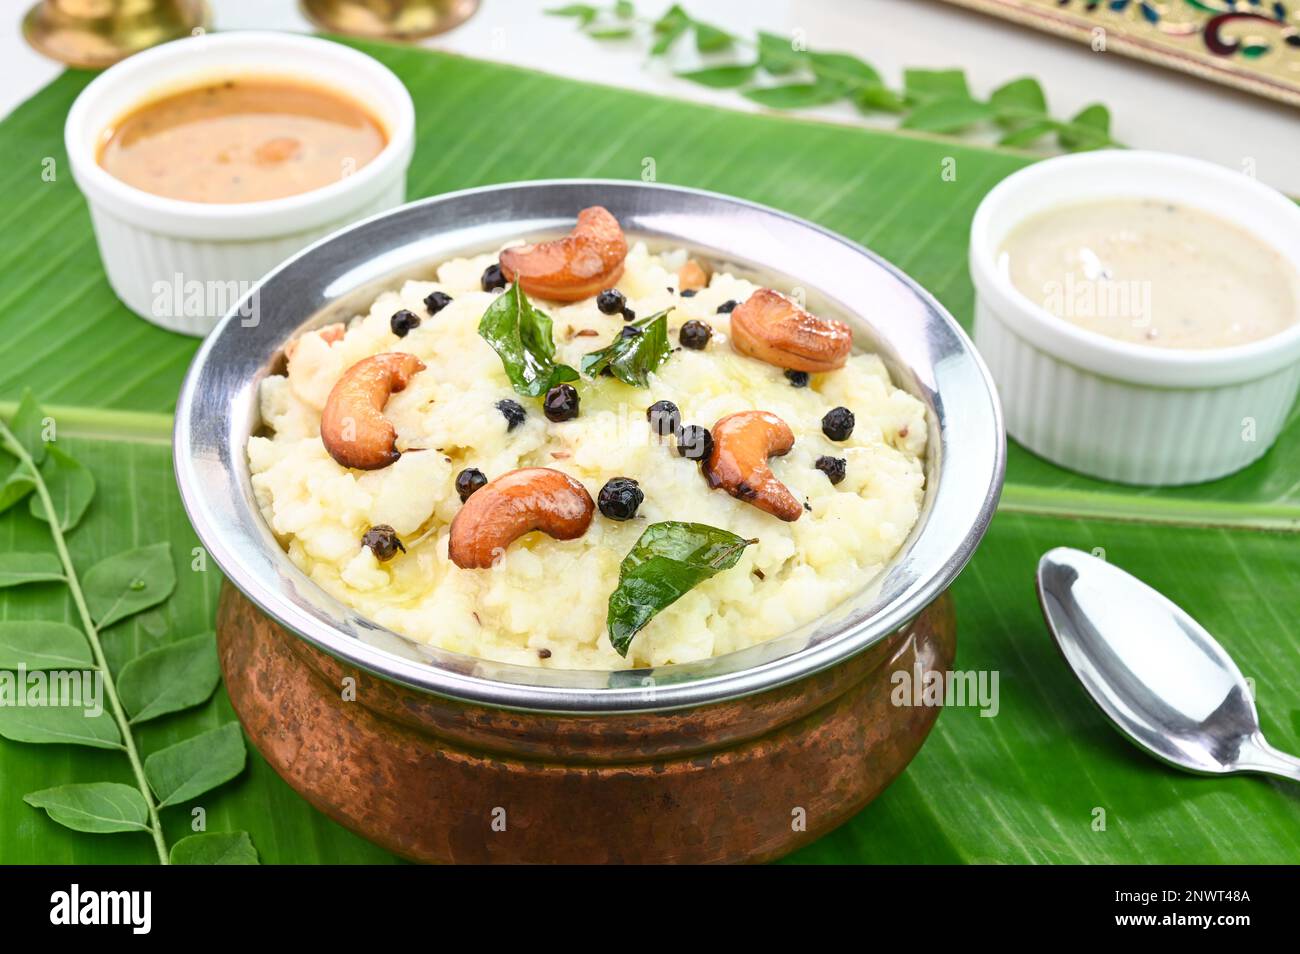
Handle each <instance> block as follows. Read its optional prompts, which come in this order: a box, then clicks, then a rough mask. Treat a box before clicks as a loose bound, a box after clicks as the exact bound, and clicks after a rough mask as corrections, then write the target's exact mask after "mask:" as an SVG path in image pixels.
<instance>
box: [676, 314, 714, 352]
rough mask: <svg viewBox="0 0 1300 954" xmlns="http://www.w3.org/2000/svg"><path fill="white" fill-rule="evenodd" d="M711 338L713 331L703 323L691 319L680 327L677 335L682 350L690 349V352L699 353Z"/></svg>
mask: <svg viewBox="0 0 1300 954" xmlns="http://www.w3.org/2000/svg"><path fill="white" fill-rule="evenodd" d="M712 337H713V329H712V328H710V327H709V326H708V325H707V324H706V323H705V322H703V321H696V320H695V319H694V318H692V319H691V320H690V321H688V322H686V324H684V325H682V330H681V332H680V333H679V334H678V335H677V340H678V341H680V342H681V343H682V347H683V348H690V349H691V350H692V351H700V350H701V349H703V348H704V346H705V345H707V344H708V343H709V339H710V338H712Z"/></svg>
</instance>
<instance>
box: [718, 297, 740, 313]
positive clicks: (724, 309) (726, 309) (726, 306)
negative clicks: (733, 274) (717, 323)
mask: <svg viewBox="0 0 1300 954" xmlns="http://www.w3.org/2000/svg"><path fill="white" fill-rule="evenodd" d="M737 304H739V302H737V301H736V300H735V299H733V298H728V299H727V300H726V301H724V302H723V303H722V304H721V305H719V306H718V314H720V315H729V314H731V313H732V312H733V311H735V310H736V305H737Z"/></svg>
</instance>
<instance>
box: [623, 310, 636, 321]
mask: <svg viewBox="0 0 1300 954" xmlns="http://www.w3.org/2000/svg"><path fill="white" fill-rule="evenodd" d="M623 320H624V321H636V312H635V311H633V310H632V309H631V308H624V309H623Z"/></svg>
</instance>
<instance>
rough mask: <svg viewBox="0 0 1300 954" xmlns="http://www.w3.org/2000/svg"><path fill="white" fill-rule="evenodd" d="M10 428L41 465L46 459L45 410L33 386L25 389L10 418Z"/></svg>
mask: <svg viewBox="0 0 1300 954" xmlns="http://www.w3.org/2000/svg"><path fill="white" fill-rule="evenodd" d="M9 429H10V430H11V431H13V435H14V437H15V438H16V439H17V440H18V443H19V444H21V445H23V448H24V449H25V450H26V451H27V453H28V454H30V455H31V458H32V461H33V462H34V463H36V464H37V465H39V464H41V463H42V462H43V461H44V460H45V449H46V444H45V412H44V411H42V410H41V406H40V405H39V404H37V403H36V398H35V396H34V395H33V394H32V391H31V388H27V389H26V390H24V391H23V396H22V399H21V400H20V401H19V402H18V408H17V410H15V411H14V416H13V417H12V418H10V420H9Z"/></svg>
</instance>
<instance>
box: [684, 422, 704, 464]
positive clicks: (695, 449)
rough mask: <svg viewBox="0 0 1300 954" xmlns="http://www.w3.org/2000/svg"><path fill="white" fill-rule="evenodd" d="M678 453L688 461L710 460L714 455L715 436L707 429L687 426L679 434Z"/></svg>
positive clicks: (696, 425) (694, 425)
mask: <svg viewBox="0 0 1300 954" xmlns="http://www.w3.org/2000/svg"><path fill="white" fill-rule="evenodd" d="M677 453H678V454H680V455H681V456H683V457H685V458H686V459H687V460H708V459H709V456H710V455H711V454H712V453H713V435H712V434H710V433H709V429H708V428H707V427H700V425H698V424H687V425H686V426H685V427H683V428H682V429H681V430H679V431H678V432H677Z"/></svg>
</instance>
